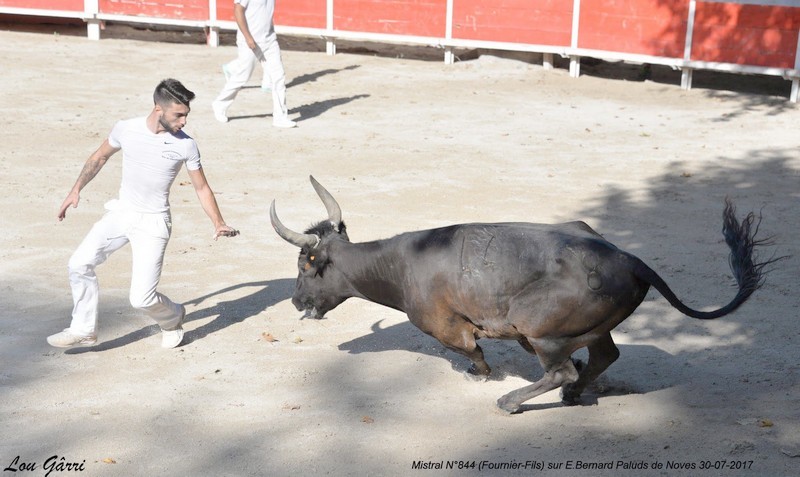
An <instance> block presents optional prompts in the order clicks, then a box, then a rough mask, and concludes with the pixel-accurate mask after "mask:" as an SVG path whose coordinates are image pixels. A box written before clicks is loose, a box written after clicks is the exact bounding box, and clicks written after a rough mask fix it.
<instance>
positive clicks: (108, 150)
mask: <svg viewBox="0 0 800 477" xmlns="http://www.w3.org/2000/svg"><path fill="white" fill-rule="evenodd" d="M117 151H119V148H115V147H112V146H111V144H109V143H108V139H106V140H105V141H103V144H101V145H100V147H99V148H97V150H96V151H95V152H94V153H93V154H92V155H91V156H89V159H87V160H86V164H84V165H83V170H81V174H80V175H79V176H78V180H77V181H75V185H74V186H72V190H70V191H69V194H67V198H66V199H64V202H63V203H62V204H61V208H60V209H59V211H58V220H59V221H61V220H64V217H66V215H67V209H68V208H69V207H72V208H73V209H74V208H76V207H78V202H80V200H81V190H83V188H84V187H86V184H88V183H89V182H90V181H91V180H92V179H94V176H96V175H97V173H98V172H100V169H102V168H103V166H104V165H105V164H106V162H108V159H109V158H110V157H111V156H113V155H114V153H116V152H117Z"/></svg>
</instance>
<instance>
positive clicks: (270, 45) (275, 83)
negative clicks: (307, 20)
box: [215, 35, 289, 119]
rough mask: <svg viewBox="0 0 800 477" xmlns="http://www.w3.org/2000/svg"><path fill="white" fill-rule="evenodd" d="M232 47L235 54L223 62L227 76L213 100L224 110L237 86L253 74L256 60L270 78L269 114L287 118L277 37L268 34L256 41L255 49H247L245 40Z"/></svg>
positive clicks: (234, 95)
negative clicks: (260, 40)
mask: <svg viewBox="0 0 800 477" xmlns="http://www.w3.org/2000/svg"><path fill="white" fill-rule="evenodd" d="M236 49H237V51H238V56H237V57H236V59H235V60H233V61H231V62H230V63H228V64H227V65H226V67H225V69H226V71H227V72H228V74H229V76H228V80H227V81H226V82H225V86H224V87H223V88H222V91H220V93H219V95H217V99H216V100H215V102H216V103H217V104H219V105H220V109H222V111H223V112H226V111H227V110H228V108H229V107H230V105H231V104H232V103H233V100H234V99H235V98H236V95H237V94H238V93H239V90H241V89H242V87H244V85H245V84H247V82H248V81H249V80H250V77H251V76H252V75H253V70H254V69H255V67H256V62H260V63H261V66H262V67H263V68H264V72H265V73H266V75H267V76H268V77H269V80H270V81H271V86H272V117H273V119H287V116H288V114H289V110H288V109H287V107H286V72H285V71H284V70H283V61H282V60H281V48H280V46H278V37H277V36H276V35H271V36H270V37H269V39H267V41H265V42H264V43H259V44H258V48H256V49H255V50H251V49H250V48H249V47H248V46H247V44H246V43H244V44H239V43H237V45H236Z"/></svg>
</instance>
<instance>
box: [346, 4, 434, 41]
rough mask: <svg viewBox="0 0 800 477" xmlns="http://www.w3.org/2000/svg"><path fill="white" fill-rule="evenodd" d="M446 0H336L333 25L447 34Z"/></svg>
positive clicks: (358, 29) (359, 29) (412, 33)
mask: <svg viewBox="0 0 800 477" xmlns="http://www.w3.org/2000/svg"><path fill="white" fill-rule="evenodd" d="M446 18H447V1H446V0H336V1H335V3H334V11H333V28H334V29H335V30H342V31H351V32H353V31H355V32H367V33H383V34H390V35H409V36H424V37H437V38H444V36H445V34H446V31H445V24H446Z"/></svg>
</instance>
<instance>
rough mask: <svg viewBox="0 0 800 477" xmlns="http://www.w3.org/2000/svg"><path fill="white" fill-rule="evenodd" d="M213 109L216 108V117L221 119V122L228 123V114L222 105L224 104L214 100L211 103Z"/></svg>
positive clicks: (218, 119)
mask: <svg viewBox="0 0 800 477" xmlns="http://www.w3.org/2000/svg"><path fill="white" fill-rule="evenodd" d="M211 109H213V110H214V118H215V119H216V120H217V121H219V122H221V123H227V122H228V116H227V115H226V114H225V112H226V111H225V108H224V107H222V105H220V104H219V103H218V102H216V101H214V102H213V103H211Z"/></svg>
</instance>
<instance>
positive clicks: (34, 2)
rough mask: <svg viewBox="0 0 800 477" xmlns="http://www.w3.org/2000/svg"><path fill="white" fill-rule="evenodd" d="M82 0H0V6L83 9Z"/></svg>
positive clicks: (66, 9) (39, 8)
mask: <svg viewBox="0 0 800 477" xmlns="http://www.w3.org/2000/svg"><path fill="white" fill-rule="evenodd" d="M83 1H84V0H0V7H13V8H30V9H37V10H64V11H73V10H74V11H76V12H82V11H83V8H84V6H83Z"/></svg>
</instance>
